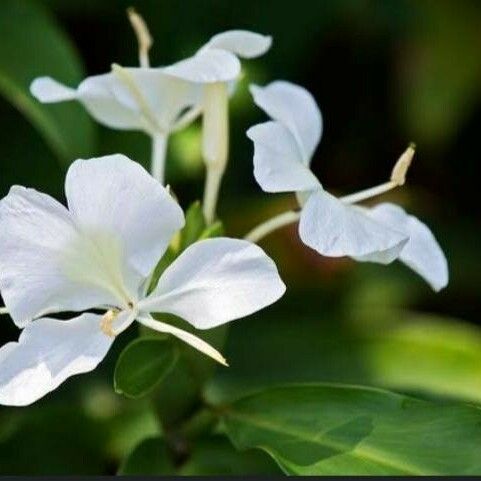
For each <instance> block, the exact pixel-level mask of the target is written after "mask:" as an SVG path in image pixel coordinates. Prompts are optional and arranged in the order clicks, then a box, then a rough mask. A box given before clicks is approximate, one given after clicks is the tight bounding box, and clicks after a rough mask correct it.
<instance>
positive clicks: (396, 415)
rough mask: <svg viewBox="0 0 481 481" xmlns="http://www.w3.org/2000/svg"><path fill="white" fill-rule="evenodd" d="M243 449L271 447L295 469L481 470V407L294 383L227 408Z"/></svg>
mask: <svg viewBox="0 0 481 481" xmlns="http://www.w3.org/2000/svg"><path fill="white" fill-rule="evenodd" d="M223 419H224V422H225V428H226V430H227V433H228V435H229V437H230V438H231V439H232V441H233V443H234V444H235V445H236V446H237V447H238V448H239V449H247V448H253V447H257V448H260V449H263V450H265V451H266V452H268V453H269V454H270V455H271V456H272V457H273V458H274V459H275V460H276V461H277V462H278V463H279V466H280V467H281V468H282V469H283V470H284V471H285V472H286V473H288V474H297V475H321V474H331V475H445V474H456V475H467V474H480V473H481V457H480V456H479V444H480V443H481V410H480V409H478V408H476V407H471V406H467V405H463V404H457V405H454V404H453V405H446V404H435V403H430V402H427V401H420V400H417V399H413V398H409V397H405V396H401V395H398V394H394V393H390V392H387V391H381V390H377V389H370V388H363V387H356V386H346V385H322V384H318V385H291V386H284V387H277V388H271V389H266V390H265V391H262V392H259V393H257V394H253V395H251V396H248V397H246V398H243V399H241V400H239V401H237V402H235V403H234V404H232V405H231V406H228V407H226V408H225V412H224V417H223Z"/></svg>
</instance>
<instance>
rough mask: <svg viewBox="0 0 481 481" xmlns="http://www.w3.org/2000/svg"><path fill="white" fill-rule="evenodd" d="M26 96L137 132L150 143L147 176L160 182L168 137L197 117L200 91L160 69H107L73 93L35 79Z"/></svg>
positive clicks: (68, 89)
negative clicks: (78, 108)
mask: <svg viewBox="0 0 481 481" xmlns="http://www.w3.org/2000/svg"><path fill="white" fill-rule="evenodd" d="M30 91H31V93H32V95H33V96H34V97H36V98H37V99H38V100H39V101H40V102H43V103H56V102H63V101H68V100H77V101H79V102H80V103H81V104H82V105H83V106H84V107H85V109H86V110H87V111H88V112H89V114H90V115H91V116H92V117H93V118H94V119H95V120H96V121H97V122H99V123H100V124H102V125H105V126H107V127H109V128H112V129H120V130H140V131H143V132H145V133H146V134H147V135H149V136H150V137H151V139H152V175H153V176H154V177H155V178H156V179H157V180H159V181H160V182H163V181H164V169H165V165H164V164H165V153H166V149H167V141H168V137H169V135H170V134H171V133H173V132H176V131H178V130H179V129H181V128H183V127H185V126H186V125H187V124H188V123H189V122H191V121H192V120H194V119H195V118H196V117H197V116H198V115H199V113H200V101H201V89H200V88H199V86H197V85H195V84H192V83H190V82H182V81H181V80H179V79H178V78H176V77H172V76H170V75H167V74H166V73H164V71H163V70H162V69H161V68H149V67H120V66H119V65H113V66H112V72H110V73H106V74H102V75H94V76H92V77H87V78H86V79H85V80H83V81H82V82H81V83H80V85H79V86H78V87H77V88H76V89H73V88H70V87H67V86H65V85H63V84H61V83H59V82H57V81H56V80H54V79H52V78H50V77H39V78H37V79H35V80H34V81H33V82H32V84H31V86H30Z"/></svg>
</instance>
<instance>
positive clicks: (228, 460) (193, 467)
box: [178, 435, 280, 476]
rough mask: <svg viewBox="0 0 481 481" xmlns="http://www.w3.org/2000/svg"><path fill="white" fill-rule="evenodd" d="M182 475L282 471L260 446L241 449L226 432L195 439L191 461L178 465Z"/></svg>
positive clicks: (276, 472) (255, 473) (262, 473)
mask: <svg viewBox="0 0 481 481" xmlns="http://www.w3.org/2000/svg"><path fill="white" fill-rule="evenodd" d="M178 474H179V475H180V476H219V475H225V476H235V475H237V476H239V475H267V474H280V470H279V467H278V466H277V465H276V464H275V462H273V461H272V459H271V458H270V457H269V456H268V455H266V454H265V453H263V452H261V451H258V450H247V451H245V450H244V451H238V450H236V449H235V448H234V446H232V443H231V442H230V441H229V440H228V439H227V438H225V437H224V436H218V435H217V436H213V437H210V438H201V439H198V440H196V444H195V448H194V450H193V452H192V454H191V455H190V457H189V459H188V461H187V462H186V463H185V464H184V465H183V466H182V467H181V468H180V469H179V471H178Z"/></svg>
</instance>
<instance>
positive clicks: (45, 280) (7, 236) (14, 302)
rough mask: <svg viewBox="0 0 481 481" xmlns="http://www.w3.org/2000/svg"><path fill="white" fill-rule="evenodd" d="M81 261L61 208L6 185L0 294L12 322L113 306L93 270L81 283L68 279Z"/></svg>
mask: <svg viewBox="0 0 481 481" xmlns="http://www.w3.org/2000/svg"><path fill="white" fill-rule="evenodd" d="M86 263H88V250H86V249H85V248H84V242H83V240H82V238H81V236H80V235H79V233H78V231H77V229H76V227H75V225H74V223H73V222H72V219H71V216H70V214H69V212H68V211H67V209H65V207H63V206H62V205H61V204H59V203H58V202H57V201H55V200H54V199H52V198H51V197H49V196H48V195H45V194H41V193H39V192H37V191H35V190H33V189H25V188H24V187H18V186H14V187H12V189H11V190H10V193H9V194H8V195H7V196H6V197H5V198H4V199H2V200H1V201H0V291H1V292H2V296H3V299H4V301H5V305H6V306H7V308H8V311H9V313H10V315H11V316H12V318H13V320H14V321H15V323H16V324H17V325H18V326H19V327H22V326H24V325H25V324H26V323H28V322H29V321H30V320H31V319H33V318H35V317H39V316H41V315H45V314H48V313H53V312H60V311H70V310H71V311H80V310H84V309H88V308H91V307H95V306H99V305H103V304H116V302H117V298H116V296H115V294H113V293H112V292H111V291H110V290H107V289H103V288H101V287H100V286H99V283H101V281H102V280H103V279H102V278H100V276H99V275H98V272H97V271H94V272H93V273H90V274H91V275H90V276H88V275H87V276H86V280H85V281H79V280H78V279H77V280H75V279H74V278H72V277H71V276H69V271H70V270H71V269H72V268H75V267H76V266H81V268H83V269H87V268H86V267H84V265H85V264H86Z"/></svg>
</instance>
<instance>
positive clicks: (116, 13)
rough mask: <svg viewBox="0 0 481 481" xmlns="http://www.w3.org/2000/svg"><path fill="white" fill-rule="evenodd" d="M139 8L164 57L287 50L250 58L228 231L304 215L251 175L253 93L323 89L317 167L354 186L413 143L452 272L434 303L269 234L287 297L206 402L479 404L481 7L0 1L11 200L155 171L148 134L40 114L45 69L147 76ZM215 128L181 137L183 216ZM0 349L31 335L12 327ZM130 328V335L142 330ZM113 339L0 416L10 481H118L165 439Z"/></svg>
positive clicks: (236, 126)
mask: <svg viewBox="0 0 481 481" xmlns="http://www.w3.org/2000/svg"><path fill="white" fill-rule="evenodd" d="M131 5H133V6H135V7H136V8H137V10H138V11H139V12H140V13H141V14H142V15H143V16H144V17H145V19H146V21H147V22H148V24H149V26H150V29H151V31H152V34H153V37H154V39H155V43H154V47H153V49H152V51H151V62H152V64H153V65H164V64H169V63H171V62H173V61H176V60H178V59H180V58H182V57H185V56H189V55H191V54H192V53H193V52H194V51H195V50H196V49H197V48H198V47H199V46H201V45H202V44H203V43H204V42H206V41H207V40H208V39H209V38H210V36H211V35H213V34H215V33H218V32H221V31H224V30H227V29H231V28H242V29H249V30H253V31H258V32H260V33H265V34H270V35H272V36H273V38H274V44H273V48H272V50H271V51H270V52H269V53H268V54H267V55H266V56H265V57H262V58H260V59H257V60H253V61H249V62H245V63H244V74H245V75H244V77H243V80H242V82H241V83H240V85H239V88H238V90H237V92H236V95H235V96H234V98H233V100H232V103H231V113H232V115H231V119H232V120H231V136H232V142H231V156H230V164H229V171H228V173H227V176H226V178H225V182H224V186H223V190H222V198H221V204H220V207H219V213H220V216H221V217H222V219H223V220H224V222H225V225H226V226H227V232H228V234H229V235H232V236H242V235H243V234H244V233H246V232H247V231H248V230H249V229H250V228H251V227H253V226H254V225H255V224H257V223H258V222H260V221H262V220H264V219H266V218H267V217H269V216H270V215H273V214H275V213H277V212H281V211H282V210H283V209H284V208H285V207H286V206H289V205H294V199H293V198H291V197H290V196H283V195H267V194H263V193H262V192H261V190H260V188H259V187H258V186H257V185H256V183H255V181H254V178H253V176H252V154H253V149H252V144H251V142H250V141H249V140H248V139H247V138H246V136H245V131H246V129H247V128H248V127H249V126H251V125H253V124H254V123H256V122H259V121H261V120H263V119H264V116H263V114H262V113H261V112H260V110H258V109H256V108H255V107H254V105H253V103H252V101H251V99H250V96H249V94H248V91H247V86H248V84H249V83H250V82H256V83H260V84H264V83H267V82H269V81H271V80H275V79H285V80H290V81H293V82H296V83H299V84H301V85H303V86H305V87H306V88H307V89H309V90H310V91H311V92H312V93H313V95H314V96H315V98H316V100H317V102H318V104H319V106H320V108H321V110H322V113H323V117H324V134H323V139H322V141H321V144H320V147H319V148H318V150H317V153H316V155H315V158H314V162H313V168H314V171H315V173H316V174H317V175H318V177H319V178H320V180H321V182H322V183H323V185H324V186H325V187H326V188H327V189H329V190H331V191H333V192H336V193H350V192H352V191H356V190H360V189H363V188H366V187H370V186H372V185H375V184H378V183H381V182H383V181H384V180H385V179H386V178H387V176H388V175H389V173H390V169H391V167H392V165H393V163H394V161H395V160H396V159H397V157H398V156H399V154H400V153H401V152H402V151H403V150H404V149H405V147H406V146H407V144H408V142H409V141H414V142H416V144H417V147H418V148H417V153H416V157H415V160H414V164H413V166H412V169H411V170H410V172H409V175H408V183H407V185H406V186H405V187H403V188H402V189H399V190H398V191H395V192H393V193H391V194H388V195H385V196H384V198H383V200H387V199H389V200H392V201H395V202H399V203H401V204H402V205H403V206H404V207H406V209H407V210H409V211H410V212H411V213H413V214H414V215H416V216H419V217H420V218H421V219H423V220H424V221H425V222H426V223H427V224H428V225H429V226H431V228H432V230H433V232H434V233H435V234H436V236H437V238H438V240H439V241H440V244H441V245H442V246H443V248H444V250H445V252H446V255H447V257H448V261H449V265H450V274H451V281H450V284H449V286H448V288H447V289H446V290H444V291H442V292H441V293H440V294H437V295H436V294H434V293H433V292H431V290H430V289H429V288H428V287H427V285H425V284H424V283H423V281H422V280H421V279H419V278H418V277H417V276H416V275H415V274H414V273H412V272H411V271H408V270H407V269H406V268H404V267H403V266H401V265H398V264H394V265H391V266H388V267H383V266H379V265H373V264H356V263H354V262H351V261H347V260H333V259H323V258H320V257H319V256H317V255H316V254H315V253H314V252H313V251H310V250H309V249H308V248H307V247H305V246H303V245H302V244H301V243H300V242H299V240H298V237H297V234H296V231H295V227H293V228H287V229H284V230H282V231H280V232H278V233H276V234H274V235H272V236H271V237H269V238H267V239H265V240H264V241H263V242H262V246H263V247H264V248H265V249H266V250H267V251H268V253H269V254H271V255H272V256H273V257H274V259H275V260H276V262H277V264H278V266H279V269H280V271H281V274H282V276H283V278H284V280H285V281H286V283H287V284H288V287H289V290H288V293H287V295H286V296H285V298H284V299H283V300H282V301H281V302H279V303H278V304H277V305H276V306H272V307H271V308H269V309H267V310H266V311H265V312H262V313H260V314H258V315H256V316H254V317H252V318H249V319H248V320H242V321H238V322H236V323H235V324H234V325H233V328H232V329H231V330H230V333H229V340H228V344H227V347H226V349H225V351H226V354H227V357H228V359H229V361H230V363H231V366H232V367H231V368H230V369H229V370H223V371H220V372H218V373H217V374H216V376H215V377H214V379H213V380H212V381H211V382H210V383H209V386H208V390H207V395H208V396H210V397H211V398H212V399H223V398H226V397H230V396H233V395H235V394H237V393H240V392H245V390H247V389H251V388H253V387H255V386H258V385H264V384H267V383H276V382H280V381H306V380H320V381H325V380H327V381H342V382H352V383H360V384H370V385H376V386H383V387H388V388H391V389H394V390H398V391H402V392H408V393H415V394H417V395H419V396H423V397H434V398H453V397H454V398H460V399H463V400H467V401H470V402H479V401H481V327H480V320H479V317H478V312H479V310H480V305H481V299H480V296H479V290H480V286H481V269H480V267H481V266H480V262H479V258H480V256H479V245H480V244H481V229H480V226H481V224H480V219H479V200H478V198H477V197H476V196H477V193H478V192H479V186H478V184H479V179H480V175H479V168H478V163H479V161H478V155H479V153H478V152H479V145H478V139H479V136H480V133H481V57H480V54H479V52H480V46H481V4H480V3H479V2H476V1H475V0H472V1H467V0H423V1H419V0H364V1H362V0H323V1H320V0H319V1H315V0H311V1H306V0H297V1H296V2H287V1H282V0H275V1H274V0H264V1H262V2H259V1H254V0H242V1H237V2H230V1H227V0H223V1H221V0H197V1H195V0H185V1H183V2H178V1H167V0H139V1H134V0H132V1H124V0H42V1H40V0H38V1H34V0H2V8H1V9H0V38H1V39H2V42H1V45H0V94H1V98H0V132H1V145H0V159H1V160H0V166H1V168H0V195H1V196H4V195H5V194H6V193H7V192H8V189H9V187H10V185H12V184H22V185H27V186H30V187H34V188H36V189H38V190H41V191H44V192H47V193H49V194H51V195H53V196H55V197H57V198H58V199H63V177H64V174H65V171H66V168H67V167H68V164H69V162H71V161H72V160H74V159H75V158H78V157H94V156H99V155H104V154H110V153H114V152H122V153H125V154H127V155H129V156H130V157H131V158H133V159H134V160H137V161H139V162H141V163H143V164H144V165H147V164H148V162H149V155H150V153H149V149H150V147H149V141H148V139H147V137H145V136H144V135H143V134H141V133H135V132H120V131H112V130H108V129H106V128H103V127H101V126H99V125H97V124H94V123H93V121H91V120H90V119H89V117H88V116H87V115H86V114H85V112H84V111H83V110H82V108H81V107H80V106H78V105H75V104H73V103H72V104H62V105H51V106H42V105H40V104H38V103H37V102H36V101H35V100H33V99H32V98H31V97H30V96H29V94H28V85H29V83H30V81H31V80H32V79H33V78H35V77H36V76H40V75H52V76H54V77H56V78H57V79H58V80H61V81H64V82H66V83H69V84H70V85H72V86H75V85H76V84H78V82H79V81H80V80H81V79H82V78H83V77H84V76H86V75H93V74H98V73H103V72H106V71H108V70H109V69H110V65H111V63H113V62H116V63H119V64H122V65H136V63H137V53H136V43H135V37H134V35H133V33H132V31H131V29H130V25H129V23H128V21H127V18H126V15H125V10H126V8H127V7H129V6H131ZM199 127H200V126H199V125H197V124H196V125H193V126H191V127H190V128H189V129H187V130H186V131H184V132H181V133H179V134H176V135H175V136H174V137H173V138H172V141H171V144H170V147H169V158H168V170H167V181H168V183H170V184H171V185H172V187H173V189H174V191H175V193H176V195H177V196H178V197H179V199H180V202H181V204H182V206H183V207H187V206H188V205H189V204H190V203H191V202H192V201H194V200H196V199H198V198H200V197H201V194H202V186H203V168H202V161H201V157H200V137H199V135H200V128H199ZM1 323H2V327H1V329H0V340H1V341H2V343H3V342H6V341H7V340H13V339H16V337H17V335H18V332H17V330H16V329H15V328H14V327H13V325H12V323H11V321H10V320H9V319H8V318H7V317H2V318H1ZM132 336H133V334H131V337H132ZM124 337H125V339H124V338H122V339H119V340H118V341H117V342H116V346H115V349H114V350H113V351H112V352H111V353H110V355H109V357H108V360H107V361H106V362H104V363H103V364H102V366H101V368H100V369H99V370H98V371H96V372H95V373H93V374H92V375H87V376H81V377H78V378H74V379H71V380H69V381H68V382H67V383H66V384H65V385H64V386H62V387H61V388H60V389H59V390H58V391H56V392H55V393H54V394H52V395H49V396H47V397H46V398H45V399H44V400H42V401H40V402H39V403H37V404H36V405H35V406H33V407H29V408H24V409H13V408H1V409H0V474H82V473H96V474H103V473H113V472H115V471H116V470H117V468H118V465H119V462H120V459H121V458H122V457H123V456H124V455H125V454H126V453H128V452H129V451H130V450H131V449H132V447H133V446H134V445H135V444H136V443H137V441H138V440H140V439H143V438H145V437H147V436H149V435H153V434H155V433H157V432H158V429H159V428H158V426H157V424H156V421H155V417H154V416H153V414H152V413H151V411H150V410H149V409H148V405H147V404H146V403H144V402H142V401H137V402H133V401H126V400H124V399H122V398H120V397H119V396H116V395H115V394H114V393H113V389H112V388H111V381H112V371H113V366H114V364H115V360H116V356H117V354H118V352H119V351H120V350H121V348H122V346H123V345H125V344H126V343H127V341H128V340H129V335H126V336H124Z"/></svg>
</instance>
